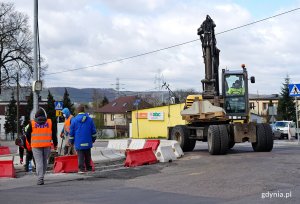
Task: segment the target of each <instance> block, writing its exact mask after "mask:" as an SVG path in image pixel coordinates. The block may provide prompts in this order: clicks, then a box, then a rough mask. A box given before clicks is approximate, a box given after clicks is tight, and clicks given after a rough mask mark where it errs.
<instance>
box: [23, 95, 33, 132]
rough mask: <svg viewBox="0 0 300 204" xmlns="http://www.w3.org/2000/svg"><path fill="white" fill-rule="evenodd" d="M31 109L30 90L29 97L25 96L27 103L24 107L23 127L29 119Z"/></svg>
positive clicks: (31, 98) (31, 96) (31, 97)
mask: <svg viewBox="0 0 300 204" xmlns="http://www.w3.org/2000/svg"><path fill="white" fill-rule="evenodd" d="M32 109H33V92H30V95H29V97H28V98H27V104H26V108H25V121H24V124H23V127H26V125H28V123H29V121H30V113H31V111H32Z"/></svg>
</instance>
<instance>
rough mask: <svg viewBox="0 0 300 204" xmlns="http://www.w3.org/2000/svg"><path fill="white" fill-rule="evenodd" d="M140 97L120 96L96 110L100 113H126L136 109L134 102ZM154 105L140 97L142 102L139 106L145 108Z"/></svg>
mask: <svg viewBox="0 0 300 204" xmlns="http://www.w3.org/2000/svg"><path fill="white" fill-rule="evenodd" d="M137 99H138V97H137V96H123V97H119V98H117V99H115V100H113V101H111V102H110V103H109V104H107V105H105V106H103V107H101V108H99V109H98V110H96V112H99V113H126V112H130V111H133V110H136V106H135V105H134V103H135V102H136V100H137ZM151 107H152V105H151V104H149V103H147V102H146V101H144V100H142V99H140V103H139V106H138V108H139V109H144V108H151Z"/></svg>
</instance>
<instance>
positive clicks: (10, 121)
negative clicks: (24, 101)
mask: <svg viewBox="0 0 300 204" xmlns="http://www.w3.org/2000/svg"><path fill="white" fill-rule="evenodd" d="M16 115H17V101H16V100H15V96H14V92H12V94H11V100H10V103H9V105H8V109H7V111H6V112H5V124H4V129H5V134H6V135H7V134H8V133H12V139H13V140H14V139H15V133H16V132H17V118H16ZM18 120H19V118H18Z"/></svg>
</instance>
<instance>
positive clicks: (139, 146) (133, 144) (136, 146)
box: [128, 139, 146, 149]
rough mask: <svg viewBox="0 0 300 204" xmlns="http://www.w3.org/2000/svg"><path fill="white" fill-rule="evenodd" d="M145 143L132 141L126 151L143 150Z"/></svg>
mask: <svg viewBox="0 0 300 204" xmlns="http://www.w3.org/2000/svg"><path fill="white" fill-rule="evenodd" d="M145 143H146V140H145V139H132V140H131V142H130V144H129V147H128V149H143V147H144V145H145Z"/></svg>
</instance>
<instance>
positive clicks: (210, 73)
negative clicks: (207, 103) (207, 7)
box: [198, 15, 220, 99]
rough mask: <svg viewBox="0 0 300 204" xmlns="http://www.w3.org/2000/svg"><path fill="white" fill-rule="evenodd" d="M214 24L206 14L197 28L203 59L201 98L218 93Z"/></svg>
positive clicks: (217, 64) (217, 57)
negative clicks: (203, 70) (203, 74)
mask: <svg viewBox="0 0 300 204" xmlns="http://www.w3.org/2000/svg"><path fill="white" fill-rule="evenodd" d="M215 27H216V24H215V23H214V21H213V20H212V19H211V18H210V16H209V15H207V16H206V19H205V21H203V23H202V24H201V26H200V28H198V35H199V36H200V40H201V43H202V51H203V59H204V64H205V79H203V80H201V82H202V89H203V94H202V96H203V99H213V98H215V96H219V95H220V91H219V72H218V70H219V52H220V50H219V49H218V48H217V46H216V44H217V41H216V38H215V31H214V28H215Z"/></svg>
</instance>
